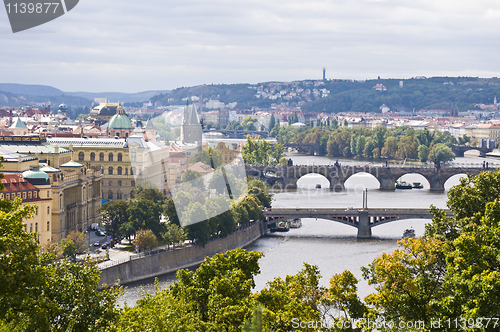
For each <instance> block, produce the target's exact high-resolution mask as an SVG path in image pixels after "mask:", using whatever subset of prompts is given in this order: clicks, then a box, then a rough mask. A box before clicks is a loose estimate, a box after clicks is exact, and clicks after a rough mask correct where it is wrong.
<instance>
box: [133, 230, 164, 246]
mask: <svg viewBox="0 0 500 332" xmlns="http://www.w3.org/2000/svg"><path fill="white" fill-rule="evenodd" d="M134 245H136V246H139V249H140V250H149V249H153V248H156V247H158V239H157V238H156V235H155V234H154V233H153V231H151V230H150V229H146V230H143V229H141V230H139V231H137V235H136V237H135V239H134Z"/></svg>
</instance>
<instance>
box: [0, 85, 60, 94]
mask: <svg viewBox="0 0 500 332" xmlns="http://www.w3.org/2000/svg"><path fill="white" fill-rule="evenodd" d="M0 91H4V92H10V93H13V94H16V95H31V96H60V95H62V94H64V92H62V91H61V90H59V89H56V88H54V87H51V86H48V85H36V84H16V83H0Z"/></svg>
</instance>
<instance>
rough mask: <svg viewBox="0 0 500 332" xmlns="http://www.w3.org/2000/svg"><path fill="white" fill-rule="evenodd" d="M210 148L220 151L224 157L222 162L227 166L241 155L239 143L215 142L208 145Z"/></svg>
mask: <svg viewBox="0 0 500 332" xmlns="http://www.w3.org/2000/svg"><path fill="white" fill-rule="evenodd" d="M208 146H209V147H210V148H212V149H213V150H217V151H219V152H220V154H221V155H222V161H223V162H224V163H226V164H228V163H231V162H233V161H234V160H235V159H236V158H237V157H238V156H239V154H240V153H239V151H238V144H237V143H228V142H214V143H208Z"/></svg>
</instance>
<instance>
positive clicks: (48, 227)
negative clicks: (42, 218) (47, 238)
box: [47, 221, 50, 231]
mask: <svg viewBox="0 0 500 332" xmlns="http://www.w3.org/2000/svg"><path fill="white" fill-rule="evenodd" d="M47 231H50V221H47Z"/></svg>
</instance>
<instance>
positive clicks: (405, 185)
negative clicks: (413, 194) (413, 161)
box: [396, 181, 413, 189]
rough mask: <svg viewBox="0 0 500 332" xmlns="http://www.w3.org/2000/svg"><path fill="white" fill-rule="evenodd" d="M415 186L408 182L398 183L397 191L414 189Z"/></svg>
mask: <svg viewBox="0 0 500 332" xmlns="http://www.w3.org/2000/svg"><path fill="white" fill-rule="evenodd" d="M412 188H413V186H412V185H411V184H410V183H408V182H406V181H398V182H396V189H412Z"/></svg>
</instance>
